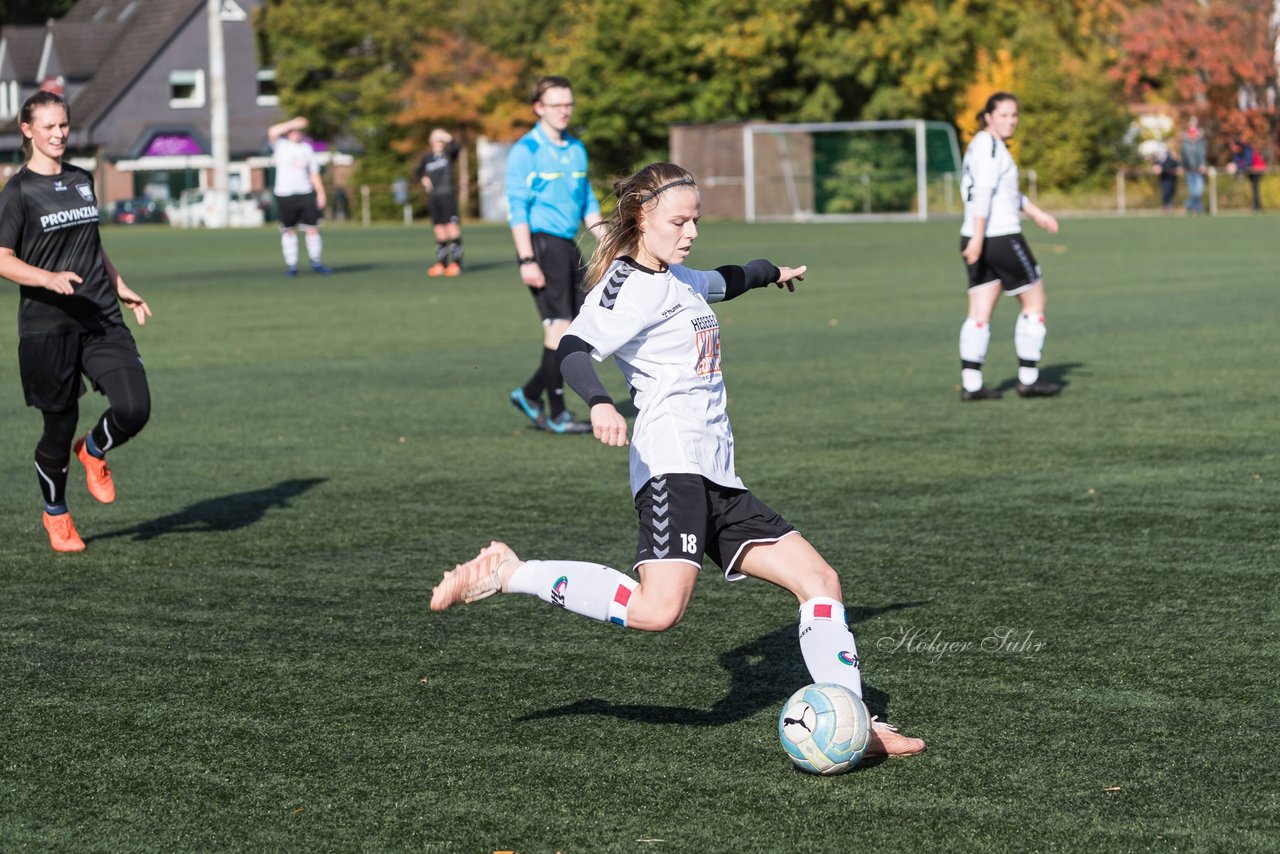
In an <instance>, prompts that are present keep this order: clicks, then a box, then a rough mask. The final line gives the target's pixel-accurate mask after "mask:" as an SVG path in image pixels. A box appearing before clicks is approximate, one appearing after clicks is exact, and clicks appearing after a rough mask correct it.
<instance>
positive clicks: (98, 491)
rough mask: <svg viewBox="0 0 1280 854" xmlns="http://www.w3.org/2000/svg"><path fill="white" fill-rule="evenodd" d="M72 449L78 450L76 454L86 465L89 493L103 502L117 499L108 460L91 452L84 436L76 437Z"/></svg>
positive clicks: (85, 473)
mask: <svg viewBox="0 0 1280 854" xmlns="http://www.w3.org/2000/svg"><path fill="white" fill-rule="evenodd" d="M71 450H73V451H75V452H76V456H77V457H79V458H80V464H81V465H83V466H84V480H85V485H86V486H88V487H89V494H90V495H92V496H93V497H94V498H96V499H98V500H99V501H101V502H102V503H103V504H110V503H111V502H112V501H115V500H116V485H115V483H114V482H113V481H112V480H111V469H109V468H107V461H106V460H100V459H98V458H97V457H95V456H94V455H93V454H91V453H89V449H88V448H86V447H85V446H84V438H83V437H81V438H79V439H76V443H75V444H74V445H72V446H71Z"/></svg>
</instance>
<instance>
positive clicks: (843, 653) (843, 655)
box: [836, 649, 858, 667]
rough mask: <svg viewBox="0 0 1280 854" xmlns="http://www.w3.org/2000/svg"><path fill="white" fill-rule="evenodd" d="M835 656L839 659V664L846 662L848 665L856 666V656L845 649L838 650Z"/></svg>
mask: <svg viewBox="0 0 1280 854" xmlns="http://www.w3.org/2000/svg"><path fill="white" fill-rule="evenodd" d="M836 658H838V659H840V663H841V664H847V665H849V666H850V667H857V666H858V656H857V655H856V654H854V653H852V652H849V650H847V649H842V650H840V652H839V653H837V654H836Z"/></svg>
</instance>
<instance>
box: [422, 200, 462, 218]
mask: <svg viewBox="0 0 1280 854" xmlns="http://www.w3.org/2000/svg"><path fill="white" fill-rule="evenodd" d="M427 206H428V207H429V208H430V209H431V222H433V223H434V224H436V225H448V224H449V223H451V222H460V221H461V220H460V219H459V217H458V197H457V196H455V195H454V194H453V193H432V194H431V199H430V201H429V202H428V204H427Z"/></svg>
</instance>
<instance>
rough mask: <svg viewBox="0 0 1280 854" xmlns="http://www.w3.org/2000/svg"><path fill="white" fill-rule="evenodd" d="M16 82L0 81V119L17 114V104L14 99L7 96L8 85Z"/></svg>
mask: <svg viewBox="0 0 1280 854" xmlns="http://www.w3.org/2000/svg"><path fill="white" fill-rule="evenodd" d="M16 85H18V84H17V83H10V82H9V81H8V80H5V81H3V82H0V119H11V118H13V117H14V116H16V115H17V114H18V110H17V106H16V105H15V104H14V99H13V98H11V97H9V93H10V91H11V90H10V88H9V87H10V86H16Z"/></svg>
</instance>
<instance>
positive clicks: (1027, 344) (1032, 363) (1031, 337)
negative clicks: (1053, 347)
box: [1013, 314, 1046, 385]
mask: <svg viewBox="0 0 1280 854" xmlns="http://www.w3.org/2000/svg"><path fill="white" fill-rule="evenodd" d="M1045 333H1046V330H1045V326H1044V315H1043V314H1019V315H1018V322H1017V324H1016V325H1015V326H1014V327H1013V347H1014V350H1015V351H1016V352H1017V354H1018V364H1019V368H1018V382H1020V383H1022V384H1023V385H1031V384H1032V383H1034V382H1035V381H1036V380H1038V379H1040V367H1039V365H1040V355H1041V354H1042V353H1043V352H1044V337H1045Z"/></svg>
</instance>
